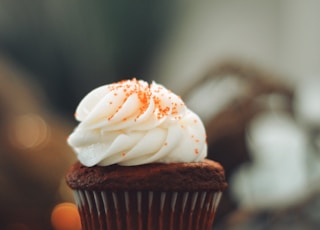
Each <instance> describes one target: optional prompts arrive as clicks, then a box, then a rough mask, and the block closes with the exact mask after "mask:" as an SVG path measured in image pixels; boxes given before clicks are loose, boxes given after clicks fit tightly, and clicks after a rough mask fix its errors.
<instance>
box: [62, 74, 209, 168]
mask: <svg viewBox="0 0 320 230" xmlns="http://www.w3.org/2000/svg"><path fill="white" fill-rule="evenodd" d="M75 118H76V119H77V120H78V121H79V122H80V123H79V125H78V126H77V127H76V128H75V130H74V131H73V133H71V135H70V136H69V138H68V143H69V145H70V146H71V147H72V148H73V149H74V150H75V152H76V154H77V157H78V159H79V161H80V162H81V163H82V164H83V165H85V166H88V167H90V166H94V165H100V166H107V165H112V164H119V165H127V166H130V165H142V164H148V163H156V162H158V163H173V162H199V161H202V160H203V159H204V158H205V157H206V155H207V144H206V133H205V129H204V125H203V123H202V121H201V120H200V118H199V117H198V115H196V114H195V113H193V112H192V111H191V110H190V109H188V108H187V107H186V105H185V104H184V102H183V101H182V100H181V99H180V98H179V97H178V96H177V95H175V94H174V93H172V92H171V91H169V90H167V89H166V88H165V87H164V86H162V85H160V84H157V83H155V82H153V83H152V84H148V83H147V82H145V81H142V80H136V79H131V80H124V81H120V82H117V83H113V84H109V85H104V86H100V87H98V88H96V89H94V90H92V91H91V92H90V93H89V94H88V95H86V96H85V97H84V98H83V99H82V101H81V102H80V104H79V105H78V107H77V109H76V113H75Z"/></svg>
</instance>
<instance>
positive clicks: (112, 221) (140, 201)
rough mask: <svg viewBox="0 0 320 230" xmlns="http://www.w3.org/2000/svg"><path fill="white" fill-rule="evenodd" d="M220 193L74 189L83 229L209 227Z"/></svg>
mask: <svg viewBox="0 0 320 230" xmlns="http://www.w3.org/2000/svg"><path fill="white" fill-rule="evenodd" d="M221 195H222V192H221V191H199V192H158V191H121V192H120V191H113V192H112V191H91V190H75V191H74V197H75V201H76V204H77V206H78V209H79V213H80V217H81V224H82V229H83V230H98V229H101V230H102V229H103V230H106V229H107V230H180V229H181V230H188V229H190V230H209V229H210V230H211V229H212V225H213V221H214V216H215V212H216V210H217V207H218V204H219V201H220V198H221Z"/></svg>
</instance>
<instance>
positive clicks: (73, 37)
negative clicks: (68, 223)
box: [0, 0, 320, 230]
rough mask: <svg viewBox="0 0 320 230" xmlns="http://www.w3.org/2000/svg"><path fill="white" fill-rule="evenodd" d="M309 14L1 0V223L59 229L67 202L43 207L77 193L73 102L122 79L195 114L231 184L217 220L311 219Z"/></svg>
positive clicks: (316, 83)
mask: <svg viewBox="0 0 320 230" xmlns="http://www.w3.org/2000/svg"><path fill="white" fill-rule="evenodd" d="M319 10H320V2H319V1H315V0H305V1H296V0H293V1H292V0H282V1H281V0H270V1H254V0H238V1H231V0H227V1H226V0H224V1H221V0H212V1H202V0H200V1H191V0H187V1H181V0H175V1H142V2H140V3H139V4H137V3H134V2H126V3H124V2H122V1H117V2H115V1H102V0H93V1H83V0H78V1H72V0H71V1H62V0H29V1H27V2H26V1H18V0H0V165H1V167H0V186H1V191H0V229H5V230H7V229H18V230H19V229H23V230H26V229H35V230H37V229H67V228H66V227H65V226H63V223H61V222H64V223H65V221H61V220H62V219H61V218H63V217H65V216H66V215H67V214H68V213H69V214H70V212H71V211H70V209H69V208H65V209H63V210H62V211H61V209H60V211H61V212H62V213H63V212H66V213H63V214H62V215H60V217H61V218H60V219H59V215H55V217H53V215H52V213H53V210H54V208H56V207H57V206H58V205H61V204H68V205H69V204H70V203H72V202H73V198H72V194H71V193H70V190H69V189H68V188H67V187H66V185H65V182H64V175H65V172H66V170H67V169H68V167H69V166H70V165H71V164H72V162H74V161H75V157H74V154H73V152H72V151H71V149H70V148H69V147H68V146H67V145H66V143H65V140H66V138H67V136H68V135H69V133H70V132H71V131H72V129H73V128H74V126H75V125H76V123H75V121H74V119H73V114H74V111H75V108H76V106H77V104H78V102H79V101H80V100H81V98H82V97H83V96H85V94H86V93H88V92H89V91H90V90H92V89H93V88H95V87H97V86H99V85H102V84H108V83H111V82H114V81H118V80H121V79H127V78H132V77H136V78H138V79H140V78H141V79H144V80H147V81H152V80H155V81H157V82H158V83H161V84H163V85H165V86H166V87H167V88H169V89H171V90H172V91H173V92H175V93H177V94H179V95H181V96H182V97H183V99H185V101H186V102H187V105H188V106H189V107H190V108H191V109H193V110H194V111H196V112H197V113H198V114H199V115H200V116H201V118H202V119H203V120H204V122H205V125H206V128H207V132H208V144H209V153H208V157H209V158H211V159H213V160H217V161H219V162H221V163H222V164H223V166H224V167H225V169H226V176H227V179H228V183H229V188H228V190H227V191H226V193H225V195H224V197H223V199H222V201H221V205H220V206H219V208H218V212H217V216H216V221H215V229H236V230H238V229H241V230H242V229H319V228H320V186H319V185H318V184H320V183H319V179H320V151H319V149H320V134H319V133H320V103H319V101H320V77H319V76H320V45H319V42H318V41H320V27H319V25H318V22H319V21H320V14H319ZM60 207H61V206H60ZM68 207H70V206H68ZM55 210H56V209H55ZM60 214H61V213H60ZM57 216H58V217H57ZM70 216H72V214H70ZM68 229H77V227H74V228H71V227H70V228H68Z"/></svg>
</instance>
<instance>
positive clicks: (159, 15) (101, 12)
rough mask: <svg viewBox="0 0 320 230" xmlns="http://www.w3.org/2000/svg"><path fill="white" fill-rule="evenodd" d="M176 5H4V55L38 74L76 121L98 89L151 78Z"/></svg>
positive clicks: (55, 1)
mask: <svg viewBox="0 0 320 230" xmlns="http://www.w3.org/2000/svg"><path fill="white" fill-rule="evenodd" d="M175 7H176V3H175V1H170V2H168V1H142V2H141V1H140V2H139V4H137V3H136V2H130V1H128V2H126V3H125V4H124V3H123V2H118V1H101V0H93V1H83V0H80V1H61V0H48V1H39V0H29V1H27V2H21V1H8V0H7V1H6V0H3V1H0V9H1V10H0V11H1V14H0V15H1V16H0V52H2V53H3V54H5V55H7V56H9V57H10V58H11V59H12V60H14V62H15V63H18V64H19V65H21V66H22V67H23V68H24V69H26V70H27V71H29V72H30V73H32V74H33V77H35V78H37V81H38V82H39V83H40V84H41V86H42V87H43V88H44V89H45V90H46V92H47V95H48V98H49V100H50V103H51V104H52V105H54V106H55V107H56V108H57V110H58V111H60V112H62V113H64V114H65V113H67V117H71V116H72V114H73V112H74V110H75V107H76V105H77V103H78V102H79V101H80V99H81V98H82V97H83V96H84V95H85V94H86V93H87V92H89V91H90V90H92V89H93V88H95V87H96V86H98V85H102V84H106V83H110V82H113V81H117V80H122V79H123V78H132V77H137V78H138V77H140V76H141V77H143V78H144V79H145V80H148V79H146V78H147V77H148V74H147V72H148V68H149V65H150V62H151V61H152V58H153V57H154V56H155V53H156V52H157V49H158V45H159V44H160V43H161V41H162V40H163V39H164V38H165V35H166V34H167V30H170V29H171V28H170V26H171V20H172V18H173V17H175V15H176V14H175Z"/></svg>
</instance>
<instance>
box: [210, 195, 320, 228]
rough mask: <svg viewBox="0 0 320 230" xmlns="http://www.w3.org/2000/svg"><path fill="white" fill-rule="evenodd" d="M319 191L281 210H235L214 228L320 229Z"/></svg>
mask: <svg viewBox="0 0 320 230" xmlns="http://www.w3.org/2000/svg"><path fill="white" fill-rule="evenodd" d="M319 210H320V193H317V194H314V195H313V196H311V197H310V198H309V199H307V200H305V201H304V202H302V203H300V204H299V205H295V206H294V207H288V208H285V209H282V210H272V211H271V210H269V211H260V212H256V211H254V212H253V211H245V210H237V211H235V212H233V213H232V214H230V216H229V218H228V219H227V220H226V221H225V222H224V223H223V224H221V225H218V226H217V227H216V230H228V229H230V230H249V229H255V230H277V229H281V230H302V229H303V230H317V229H320V213H319Z"/></svg>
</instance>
